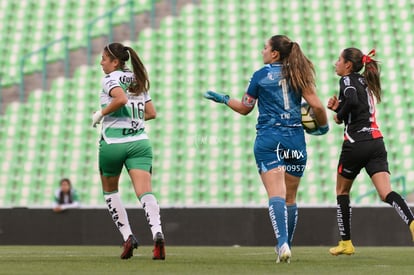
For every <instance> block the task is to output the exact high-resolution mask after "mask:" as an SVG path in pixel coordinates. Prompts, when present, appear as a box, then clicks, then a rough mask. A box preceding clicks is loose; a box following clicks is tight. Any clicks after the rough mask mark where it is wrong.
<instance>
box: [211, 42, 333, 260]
mask: <svg viewBox="0 0 414 275" xmlns="http://www.w3.org/2000/svg"><path fill="white" fill-rule="evenodd" d="M262 56H263V63H264V64H265V66H264V67H262V68H261V69H259V70H258V71H256V72H255V73H254V74H253V76H252V77H251V80H250V83H249V85H248V87H247V90H246V92H245V94H244V95H243V97H242V100H241V101H239V100H236V99H234V98H230V97H229V96H228V95H224V94H219V93H216V92H214V91H207V92H206V93H205V94H204V97H206V98H207V99H210V100H213V101H215V102H218V103H224V104H225V105H227V106H228V107H230V108H231V109H232V110H233V111H235V112H237V113H240V114H242V115H247V114H249V113H250V112H251V111H252V110H253V108H254V106H255V104H256V102H257V104H258V109H259V116H258V119H257V125H256V130H257V135H256V140H255V143H254V155H255V159H256V165H257V169H258V172H259V174H260V177H261V180H262V182H263V185H264V187H265V189H266V192H267V195H268V199H269V209H268V211H269V216H270V221H271V224H272V227H273V229H274V233H275V237H276V239H277V246H276V247H275V251H276V253H277V260H276V261H277V262H287V263H289V262H290V259H291V255H292V253H291V245H292V240H293V235H294V231H295V227H296V224H297V218H298V209H297V205H296V193H297V190H298V187H299V182H300V178H301V177H302V176H303V173H304V170H305V168H306V161H307V153H306V142H305V136H304V129H303V127H302V123H301V122H302V120H301V101H302V98H304V99H305V101H307V102H308V104H309V105H310V106H311V107H312V108H313V111H314V113H315V116H316V120H317V122H318V125H321V126H319V127H318V128H316V129H314V130H313V131H309V134H313V135H323V134H325V133H326V132H328V130H329V127H328V120H327V116H326V110H325V107H324V106H323V105H322V103H321V101H320V99H319V97H318V96H317V94H316V91H315V72H314V67H313V64H312V62H311V61H310V60H308V59H307V57H306V56H305V55H304V54H303V52H302V50H301V48H300V46H299V44H298V43H296V42H293V41H291V40H290V39H289V38H288V37H287V36H284V35H275V36H272V37H271V38H270V39H269V40H267V41H266V43H265V45H264V49H263V50H262Z"/></svg>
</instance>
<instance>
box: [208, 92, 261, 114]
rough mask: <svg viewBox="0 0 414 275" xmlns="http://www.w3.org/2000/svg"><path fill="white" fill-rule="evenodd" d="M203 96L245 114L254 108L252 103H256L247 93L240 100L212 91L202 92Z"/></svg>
mask: <svg viewBox="0 0 414 275" xmlns="http://www.w3.org/2000/svg"><path fill="white" fill-rule="evenodd" d="M204 97H205V98H207V99H210V100H212V101H215V102H218V103H223V104H226V105H227V106H229V107H230V109H232V110H233V111H235V112H237V113H239V114H242V115H247V114H248V113H250V112H251V111H252V110H253V108H254V104H255V103H256V99H255V98H253V97H251V96H250V95H248V94H247V93H245V94H244V95H243V98H242V100H241V101H239V100H237V99H234V98H230V97H229V96H228V95H223V94H219V93H216V92H213V91H207V92H206V93H205V94H204Z"/></svg>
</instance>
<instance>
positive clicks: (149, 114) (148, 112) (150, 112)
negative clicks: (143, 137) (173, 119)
mask: <svg viewBox="0 0 414 275" xmlns="http://www.w3.org/2000/svg"><path fill="white" fill-rule="evenodd" d="M156 117H157V112H156V111H155V107H154V104H152V101H151V100H149V101H147V102H145V120H150V119H155V118H156Z"/></svg>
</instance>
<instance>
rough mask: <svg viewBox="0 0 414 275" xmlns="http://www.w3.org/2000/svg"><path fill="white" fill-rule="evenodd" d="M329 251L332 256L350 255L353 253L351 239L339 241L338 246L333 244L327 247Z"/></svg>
mask: <svg viewBox="0 0 414 275" xmlns="http://www.w3.org/2000/svg"><path fill="white" fill-rule="evenodd" d="M329 253H331V254H332V255H334V256H338V255H341V254H344V255H352V254H354V253H355V248H354V246H353V245H352V241H351V240H347V241H339V243H338V246H335V247H332V248H331V249H329Z"/></svg>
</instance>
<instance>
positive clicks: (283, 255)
mask: <svg viewBox="0 0 414 275" xmlns="http://www.w3.org/2000/svg"><path fill="white" fill-rule="evenodd" d="M275 251H276V253H277V259H276V263H280V262H282V263H283V262H284V263H288V264H289V263H290V258H291V257H292V253H291V252H290V248H289V245H288V244H287V243H284V244H282V246H281V247H280V248H279V249H277V248H276V249H275Z"/></svg>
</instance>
